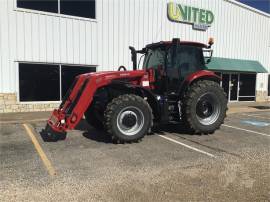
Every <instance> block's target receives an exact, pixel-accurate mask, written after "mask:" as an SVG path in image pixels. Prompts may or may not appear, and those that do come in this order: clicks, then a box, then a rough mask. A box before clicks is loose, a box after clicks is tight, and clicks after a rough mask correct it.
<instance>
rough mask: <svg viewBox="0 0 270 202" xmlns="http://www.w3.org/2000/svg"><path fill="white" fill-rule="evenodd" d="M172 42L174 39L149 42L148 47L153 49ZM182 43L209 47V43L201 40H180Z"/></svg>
mask: <svg viewBox="0 0 270 202" xmlns="http://www.w3.org/2000/svg"><path fill="white" fill-rule="evenodd" d="M171 44H172V41H160V42H157V43H152V44H148V45H147V46H146V48H149V49H153V48H158V47H160V46H170V45H171ZM180 45H186V46H196V47H199V48H208V45H206V44H204V43H200V42H194V41H180Z"/></svg>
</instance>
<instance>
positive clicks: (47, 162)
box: [22, 124, 56, 176]
mask: <svg viewBox="0 0 270 202" xmlns="http://www.w3.org/2000/svg"><path fill="white" fill-rule="evenodd" d="M22 125H23V127H24V128H25V130H26V132H27V134H28V136H29V137H30V139H31V140H32V143H33V145H34V146H35V149H36V150H37V152H38V154H39V156H40V158H41V160H42V161H43V163H44V165H45V167H46V169H47V170H48V172H49V174H50V175H52V176H53V175H56V172H55V169H54V167H53V166H52V163H51V162H50V160H49V159H48V157H47V156H46V154H45V152H44V151H43V149H42V148H41V146H40V144H39V142H38V140H37V138H36V137H35V135H34V134H33V132H32V130H31V129H30V127H29V126H28V125H27V124H22Z"/></svg>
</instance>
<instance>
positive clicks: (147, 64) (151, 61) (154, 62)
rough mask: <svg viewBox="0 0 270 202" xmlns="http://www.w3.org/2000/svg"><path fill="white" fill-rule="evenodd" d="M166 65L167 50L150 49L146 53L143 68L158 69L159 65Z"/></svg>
mask: <svg viewBox="0 0 270 202" xmlns="http://www.w3.org/2000/svg"><path fill="white" fill-rule="evenodd" d="M162 66H165V51H164V50H162V49H161V48H157V49H154V50H151V49H150V50H149V51H148V52H147V54H146V55H145V58H144V62H143V68H144V69H149V68H154V69H158V68H159V67H162Z"/></svg>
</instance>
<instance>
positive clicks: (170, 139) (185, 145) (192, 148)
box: [159, 135, 216, 158]
mask: <svg viewBox="0 0 270 202" xmlns="http://www.w3.org/2000/svg"><path fill="white" fill-rule="evenodd" d="M159 137H162V138H164V139H166V140H169V141H171V142H174V143H176V144H179V145H182V146H184V147H186V148H188V149H191V150H193V151H196V152H199V153H202V154H205V155H207V156H210V157H212V158H216V156H214V155H213V154H210V153H208V152H205V151H203V150H200V149H197V148H195V147H192V146H189V145H187V144H184V143H182V142H179V141H176V140H174V139H172V138H169V137H166V136H164V135H159Z"/></svg>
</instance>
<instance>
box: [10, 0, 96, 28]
mask: <svg viewBox="0 0 270 202" xmlns="http://www.w3.org/2000/svg"><path fill="white" fill-rule="evenodd" d="M95 1H96V2H95V18H85V17H79V16H73V15H66V14H61V13H60V6H58V13H52V12H46V11H39V10H33V9H28V8H20V7H18V5H17V0H13V10H14V11H18V12H23V13H33V14H39V15H46V16H53V17H61V18H67V19H74V20H80V21H89V22H95V23H97V22H98V20H97V19H98V12H97V2H98V0H95ZM59 4H60V0H58V5H59Z"/></svg>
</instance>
